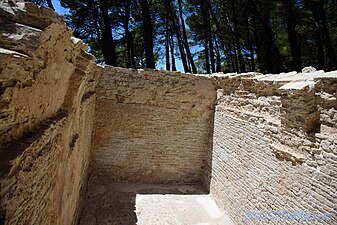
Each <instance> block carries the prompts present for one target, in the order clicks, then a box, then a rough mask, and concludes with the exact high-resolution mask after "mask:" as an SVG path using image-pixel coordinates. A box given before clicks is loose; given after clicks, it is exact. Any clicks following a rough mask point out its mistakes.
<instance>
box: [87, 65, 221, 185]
mask: <svg viewBox="0 0 337 225" xmlns="http://www.w3.org/2000/svg"><path fill="white" fill-rule="evenodd" d="M215 88H216V87H215V82H214V80H213V79H210V78H207V77H204V76H194V75H187V74H179V73H175V74H170V73H169V72H165V71H154V70H145V71H142V70H131V69H120V68H111V67H105V69H104V72H103V75H102V77H101V79H100V81H99V84H98V86H97V103H96V112H95V121H94V130H93V136H92V137H93V138H92V143H93V144H92V158H91V169H92V171H93V173H94V174H95V175H97V176H99V177H100V178H102V179H111V180H116V181H133V182H145V183H169V182H175V183H191V182H200V181H201V180H202V178H203V171H204V168H203V164H204V163H203V161H204V158H205V152H206V150H207V148H208V147H209V133H210V131H211V130H212V119H213V118H212V117H213V113H214V105H215V101H216V94H215V93H216V90H215Z"/></svg>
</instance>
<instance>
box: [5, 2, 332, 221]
mask: <svg viewBox="0 0 337 225" xmlns="http://www.w3.org/2000/svg"><path fill="white" fill-rule="evenodd" d="M0 25H1V26H0V94H1V97H0V145H1V147H0V179H1V180H0V182H1V183H0V187H1V189H0V198H1V204H0V223H2V222H4V221H6V225H9V224H60V225H67V224H76V223H77V218H78V215H79V214H80V213H81V209H82V208H83V199H84V197H85V191H86V185H87V179H88V171H90V172H91V173H92V175H93V176H92V177H95V178H97V179H98V180H99V181H102V182H107V183H109V182H112V181H129V182H130V181H132V182H143V183H185V184H186V183H198V184H203V185H204V186H205V187H206V188H207V191H209V192H210V194H211V196H212V197H213V198H214V199H215V200H216V201H217V203H218V205H219V206H221V207H222V208H223V209H225V210H226V211H227V212H228V213H229V216H230V217H231V219H232V220H233V221H234V222H235V223H236V224H264V222H266V221H261V220H263V219H264V220H268V214H267V213H268V212H270V211H271V210H272V211H273V212H274V214H273V215H274V216H275V213H282V212H284V211H288V212H290V213H291V212H294V211H301V210H302V211H306V212H308V211H310V212H311V213H313V214H315V215H318V216H325V218H324V220H322V219H321V220H319V221H312V220H309V221H308V220H303V219H304V218H303V217H302V220H301V221H298V222H300V223H301V224H329V225H334V224H337V214H336V212H337V208H336V206H337V193H336V189H337V100H336V99H337V72H336V71H333V72H329V73H325V72H324V71H316V69H314V68H304V69H303V72H302V73H297V72H291V73H281V74H266V75H263V74H259V73H245V74H212V75H200V76H195V75H190V74H182V73H170V72H166V71H157V70H144V71H143V70H131V69H121V68H112V67H108V66H107V67H104V68H102V67H99V66H97V65H96V64H95V62H94V57H93V56H91V55H89V54H87V53H86V52H85V48H86V46H85V45H84V44H83V43H82V42H81V41H80V40H78V39H76V38H72V37H71V31H70V30H69V29H68V28H67V27H66V26H65V24H64V22H63V19H62V18H61V17H60V16H58V15H57V14H56V13H55V12H53V11H52V10H50V9H48V8H45V7H38V6H35V5H33V4H29V3H26V4H25V3H21V2H17V1H2V2H1V3H0ZM98 77H99V81H98ZM97 82H98V86H97V87H96V84H97ZM96 91H97V94H95V93H96ZM96 97H97V99H96ZM94 106H95V107H94ZM94 108H95V109H94ZM90 150H91V152H90ZM89 162H90V170H88V165H89ZM103 188H104V187H103ZM98 191H102V190H101V189H100V190H98ZM104 192H105V191H104V190H103V192H102V193H104ZM151 192H156V191H155V190H151ZM123 193H124V194H125V192H123ZM124 194H122V195H121V196H119V195H116V193H112V192H109V193H106V196H107V197H111V196H112V197H113V199H116V201H119V200H123V199H121V198H122V197H123V196H124ZM133 194H134V193H133ZM125 195H126V197H129V196H128V194H125ZM88 197H90V192H88V195H87V199H88ZM115 197H117V198H115ZM100 198H102V196H100ZM100 198H99V199H100ZM103 198H104V197H103ZM89 199H90V198H89ZM124 200H125V199H124ZM124 200H123V201H124ZM103 203H104V204H105V202H103ZM164 203H166V204H168V203H167V202H166V200H165V201H164ZM104 204H103V206H104V207H105V206H106V205H104ZM114 204H115V202H112V203H111V204H110V205H109V204H108V203H107V205H108V208H109V207H110V208H111V206H113V205H114ZM89 208H90V207H89ZM110 208H109V209H110ZM123 210H124V208H122V209H121V213H123ZM127 210H129V208H128V209H127ZM249 212H251V213H257V212H258V213H259V214H253V217H254V218H251V219H249V218H247V213H249ZM261 212H262V215H261ZM114 213H115V214H114V216H113V218H112V220H114V219H115V221H122V219H123V215H122V214H119V213H118V211H115V212H114ZM127 213H128V212H127ZM266 214H267V215H266ZM144 215H146V217H151V216H152V215H151V214H149V213H148V212H146V213H145V214H144ZM262 216H267V218H263V217H262ZM109 218H110V217H109ZM143 218H144V217H143ZM133 219H134V218H133ZM182 219H185V218H182ZM192 219H193V218H192ZM89 220H90V218H89ZM145 220H146V219H145ZM89 222H90V221H89ZM267 222H268V224H277V225H279V224H294V221H293V220H289V219H288V220H287V219H286V218H284V219H282V218H278V220H275V217H274V220H272V221H269V220H268V221H267ZM95 223H96V222H95Z"/></svg>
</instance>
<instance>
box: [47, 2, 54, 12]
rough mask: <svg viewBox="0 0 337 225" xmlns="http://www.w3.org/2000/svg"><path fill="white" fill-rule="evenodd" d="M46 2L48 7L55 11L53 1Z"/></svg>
mask: <svg viewBox="0 0 337 225" xmlns="http://www.w3.org/2000/svg"><path fill="white" fill-rule="evenodd" d="M47 4H48V7H49V8H51V9H52V10H54V11H55V8H54V6H53V3H52V2H51V0H47Z"/></svg>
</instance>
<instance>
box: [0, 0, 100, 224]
mask: <svg viewBox="0 0 337 225" xmlns="http://www.w3.org/2000/svg"><path fill="white" fill-rule="evenodd" d="M0 4H1V7H0V23H1V25H0V27H1V34H0V93H1V98H0V143H1V148H0V169H1V170H0V178H1V183H0V187H1V189H0V193H1V195H0V197H1V207H0V211H1V214H2V217H3V218H2V219H5V220H6V225H10V224H60V225H65V224H74V223H75V222H76V218H77V214H79V213H80V209H81V197H80V196H81V195H82V193H81V192H82V191H83V190H85V187H86V180H87V168H88V164H89V150H90V139H91V128H92V121H93V112H94V97H93V94H94V90H95V85H96V83H97V82H96V81H95V80H97V79H96V78H97V76H99V73H100V68H98V67H97V65H96V63H95V61H94V57H93V56H91V55H88V54H87V53H86V52H85V49H86V46H85V45H84V44H83V43H82V42H81V41H78V40H76V39H74V38H72V37H71V31H70V30H69V28H67V27H66V25H65V24H64V23H63V20H62V19H61V17H60V16H59V15H57V14H56V13H55V12H54V11H52V10H51V9H48V8H44V7H38V6H35V5H33V4H29V3H26V4H25V3H21V2H19V3H14V2H10V3H8V2H4V1H3V2H1V3H0Z"/></svg>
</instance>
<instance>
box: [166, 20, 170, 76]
mask: <svg viewBox="0 0 337 225" xmlns="http://www.w3.org/2000/svg"><path fill="white" fill-rule="evenodd" d="M169 18H170V16H169V13H166V18H165V26H166V33H165V60H166V70H168V71H170V67H171V66H170V31H169Z"/></svg>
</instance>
